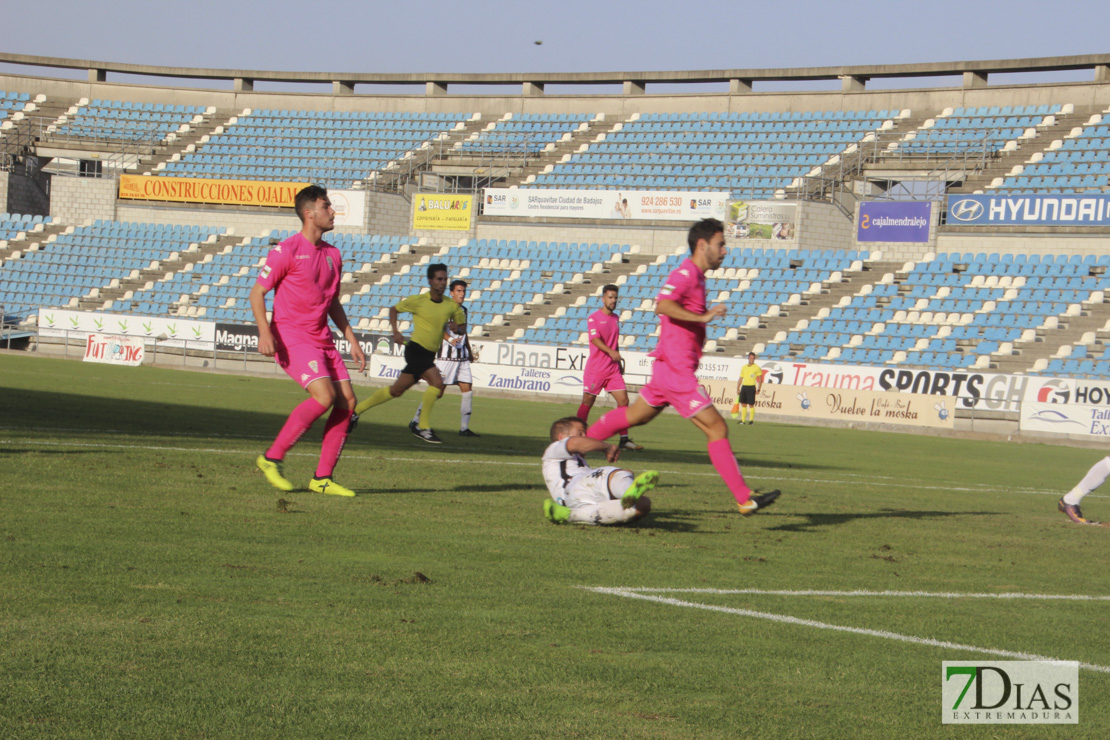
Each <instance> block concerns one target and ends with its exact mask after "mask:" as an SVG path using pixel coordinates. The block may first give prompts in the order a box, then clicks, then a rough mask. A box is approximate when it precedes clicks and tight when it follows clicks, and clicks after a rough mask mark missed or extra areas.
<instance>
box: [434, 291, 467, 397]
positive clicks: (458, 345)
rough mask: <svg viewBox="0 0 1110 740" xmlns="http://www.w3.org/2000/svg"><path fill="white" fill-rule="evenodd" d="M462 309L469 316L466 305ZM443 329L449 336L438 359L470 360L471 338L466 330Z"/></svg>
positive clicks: (441, 346)
mask: <svg viewBox="0 0 1110 740" xmlns="http://www.w3.org/2000/svg"><path fill="white" fill-rule="evenodd" d="M462 310H463V315H467V316H468V312H467V310H466V306H462ZM468 318H469V316H468ZM443 331H444V333H445V334H446V335H447V338H444V340H443V342H442V344H440V347H439V355H438V356H437V358H436V359H438V360H440V361H442V362H470V360H471V353H470V338H469V337H468V336H467V335H466V332H463V333H461V334H460V333H457V332H453V331H451V328H450V327H444V329H443ZM464 382H466V383H469V382H470V381H469V380H466V381H464ZM449 385H454V384H453V383H451V384H449Z"/></svg>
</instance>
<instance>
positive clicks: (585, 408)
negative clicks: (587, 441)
mask: <svg viewBox="0 0 1110 740" xmlns="http://www.w3.org/2000/svg"><path fill="white" fill-rule="evenodd" d="M596 400H597V394H596V393H590V392H589V391H585V390H584V391H582V403H580V404H579V405H578V412H577V413H576V414H575V416H577V417H578V418H579V419H581V420H582V423H583V424H589V423H590V410H591V409H593V407H594V401H596Z"/></svg>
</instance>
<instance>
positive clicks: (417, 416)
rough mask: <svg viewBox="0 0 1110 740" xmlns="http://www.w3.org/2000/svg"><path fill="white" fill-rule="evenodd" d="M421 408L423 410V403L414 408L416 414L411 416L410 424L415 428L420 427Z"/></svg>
mask: <svg viewBox="0 0 1110 740" xmlns="http://www.w3.org/2000/svg"><path fill="white" fill-rule="evenodd" d="M422 408H424V404H423V403H421V404H420V405H419V406H417V407H416V413H415V414H413V415H412V423H413V424H415V425H416V426H420V410H421V409H422Z"/></svg>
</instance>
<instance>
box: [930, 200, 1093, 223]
mask: <svg viewBox="0 0 1110 740" xmlns="http://www.w3.org/2000/svg"><path fill="white" fill-rule="evenodd" d="M947 222H948V225H949V226H1110V193H1082V194H1079V193H1067V194H1064V193H1059V194H1043V193H1042V194H1037V195H1033V194H1024V195H949V196H948V218H947Z"/></svg>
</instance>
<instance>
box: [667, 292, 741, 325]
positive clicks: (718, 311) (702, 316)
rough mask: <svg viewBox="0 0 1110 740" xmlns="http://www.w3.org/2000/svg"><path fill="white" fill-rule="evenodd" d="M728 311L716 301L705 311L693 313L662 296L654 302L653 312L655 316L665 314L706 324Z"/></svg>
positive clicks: (677, 319)
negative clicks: (715, 303)
mask: <svg viewBox="0 0 1110 740" xmlns="http://www.w3.org/2000/svg"><path fill="white" fill-rule="evenodd" d="M726 313H728V308H727V307H726V306H725V305H724V304H723V303H718V304H717V305H715V306H710V307H709V310H707V311H706V312H705V313H694V312H693V311H689V310H687V309H685V308H683V307H682V306H681V305H679V303H678V301H672V300H670V299H667V298H663V299H661V300H659V301H657V302H656V304H655V314H656V315H657V316H667V317H669V318H672V319H675V320H676V321H691V322H695V323H700V324H708V323H709V322H710V321H712V320H713V319H716V318H718V317H721V316H724V315H725V314H726Z"/></svg>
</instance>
